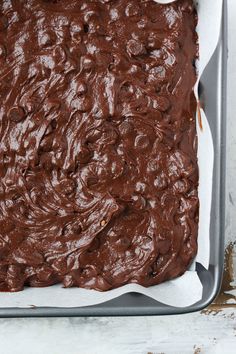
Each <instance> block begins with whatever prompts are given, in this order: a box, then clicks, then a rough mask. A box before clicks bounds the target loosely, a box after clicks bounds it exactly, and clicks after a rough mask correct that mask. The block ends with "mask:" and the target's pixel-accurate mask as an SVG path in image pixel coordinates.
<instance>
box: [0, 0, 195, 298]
mask: <svg viewBox="0 0 236 354" xmlns="http://www.w3.org/2000/svg"><path fill="white" fill-rule="evenodd" d="M196 23H197V15H196V11H195V9H194V5H193V1H192V0H177V1H176V2H174V3H172V4H169V5H159V4H156V3H155V2H154V1H152V0H110V1H109V0H94V1H89V0H87V1H85V0H67V1H62V0H61V1H60V0H57V1H56V0H55V1H53V0H52V1H50V0H48V1H46V0H17V1H16V0H15V1H14V0H3V1H1V2H0V290H2V291H18V290H21V289H23V287H24V285H29V286H36V287H37V286H38V287H39V286H48V285H52V284H54V283H59V282H61V283H62V284H63V285H64V286H65V287H71V286H78V287H85V288H92V289H97V290H108V289H111V288H115V287H118V286H121V285H123V284H127V283H131V282H133V283H139V284H142V285H144V286H150V285H154V284H158V283H160V282H163V281H165V280H168V279H172V278H175V277H177V276H179V275H181V274H183V273H184V272H185V271H186V269H187V268H188V266H189V264H190V262H191V261H192V259H193V257H194V256H195V255H196V252H197V229H198V204H199V202H198V193H197V188H198V165H197V153H196V150H197V137H196V128H195V112H196V100H195V98H194V94H193V86H194V84H195V81H196V72H195V66H194V64H195V59H196V57H197V52H198V46H197V35H196V32H195V27H196Z"/></svg>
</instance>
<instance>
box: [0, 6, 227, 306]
mask: <svg viewBox="0 0 236 354" xmlns="http://www.w3.org/2000/svg"><path fill="white" fill-rule="evenodd" d="M155 1H156V2H159V3H169V2H172V1H168V0H162V1H161V0H159V1H158V0H155ZM222 6H223V0H198V1H197V9H198V17H199V21H198V28H197V32H198V36H199V53H200V60H199V63H198V72H199V77H198V82H197V84H196V86H195V94H196V97H198V94H197V91H198V83H199V80H200V78H201V75H202V74H203V71H204V68H205V67H206V65H207V64H208V62H209V60H210V58H211V57H212V55H213V53H214V50H215V49H216V46H217V43H218V39H219V33H220V27H221V17H222ZM201 117H202V126H203V129H202V130H201V129H200V127H199V124H198V120H197V133H198V162H199V172H200V180H199V199H200V216H199V233H198V254H197V256H196V259H195V262H199V263H201V264H202V265H203V266H204V267H205V268H208V266H209V248H210V244H209V229H210V210H211V197H212V175H213V159H214V150H213V141H212V135H211V131H210V127H209V124H208V121H207V118H206V116H205V114H204V112H203V111H202V110H201ZM128 292H136V293H142V294H144V295H147V296H149V297H151V298H153V299H155V300H157V301H159V302H162V303H164V304H167V305H170V306H176V307H186V306H190V305H192V304H194V303H196V302H197V301H199V300H201V297H202V284H201V282H200V279H199V277H198V275H197V273H196V271H195V263H193V264H192V266H191V267H190V269H189V270H188V271H187V272H185V274H184V275H183V276H181V277H179V278H177V279H175V280H171V281H167V282H165V283H163V284H160V285H156V286H152V287H149V288H144V287H142V286H140V285H136V284H129V285H125V286H123V287H120V288H118V289H114V290H110V291H107V292H98V291H94V290H86V289H79V288H71V289H63V288H62V287H61V285H54V286H52V287H48V288H26V289H25V290H24V291H22V292H18V293H0V307H29V306H32V305H34V306H39V307H43V306H46V307H51V306H53V307H80V306H89V305H95V304H99V303H102V302H105V301H108V300H111V299H113V298H116V297H118V296H120V295H122V294H124V293H128Z"/></svg>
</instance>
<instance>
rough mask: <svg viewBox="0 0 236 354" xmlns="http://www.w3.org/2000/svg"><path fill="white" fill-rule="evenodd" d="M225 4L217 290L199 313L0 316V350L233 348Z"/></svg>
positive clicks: (235, 53) (235, 86)
mask: <svg viewBox="0 0 236 354" xmlns="http://www.w3.org/2000/svg"><path fill="white" fill-rule="evenodd" d="M228 3H229V66H228V132H227V136H228V137H227V144H228V147H227V173H226V175H227V181H226V183H227V188H226V189H227V191H226V200H227V202H226V205H227V207H226V258H225V274H224V281H223V286H222V291H221V294H220V295H219V297H218V298H217V300H216V301H215V302H214V304H213V305H211V306H210V307H209V308H207V309H206V310H204V311H202V312H201V313H194V314H189V315H182V316H168V317H163V316H162V317H136V318H127V317H124V318H61V319H60V318H58V319H53V318H50V319H49V318H48V319H47V318H45V319H33V318H31V319H1V320H0V353H1V354H23V353H24V354H161V353H164V354H199V353H201V354H204V353H207V354H221V353H226V354H231V353H232V354H235V353H236V117H235V116H234V113H235V112H236V100H235V97H234V96H235V92H236V68H235V64H236V62H235V61H234V57H236V40H235V33H236V1H235V0H228Z"/></svg>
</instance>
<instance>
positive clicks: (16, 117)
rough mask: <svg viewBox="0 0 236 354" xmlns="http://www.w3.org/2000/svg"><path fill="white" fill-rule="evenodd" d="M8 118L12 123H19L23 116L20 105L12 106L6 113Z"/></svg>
mask: <svg viewBox="0 0 236 354" xmlns="http://www.w3.org/2000/svg"><path fill="white" fill-rule="evenodd" d="M8 118H9V119H10V120H11V121H12V122H14V123H19V122H21V121H22V120H23V119H24V118H25V111H24V109H23V108H22V107H13V108H11V109H10V111H9V113H8Z"/></svg>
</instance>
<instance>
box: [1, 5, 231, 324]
mask: <svg viewBox="0 0 236 354" xmlns="http://www.w3.org/2000/svg"><path fill="white" fill-rule="evenodd" d="M226 75H227V0H224V8H223V18H222V27H221V34H220V39H219V44H218V47H217V49H216V51H215V53H214V55H213V57H212V59H211V61H210V62H209V64H208V66H207V68H206V69H205V72H204V75H203V76H204V77H203V79H202V81H201V83H200V86H199V94H200V98H201V100H202V101H203V104H204V107H205V112H206V115H207V117H208V120H209V124H210V127H211V131H212V135H213V141H214V148H215V161H214V173H213V176H214V180H213V200H212V210H211V227H210V266H209V269H208V270H206V269H205V268H203V267H202V266H201V265H200V264H197V272H198V275H199V277H200V279H201V282H202V284H203V297H202V300H201V301H199V302H198V303H196V304H194V305H192V306H189V307H185V308H177V307H172V306H167V305H163V304H162V303H159V302H157V301H155V300H153V299H150V298H149V297H146V296H144V295H141V294H136V293H130V294H125V295H122V296H120V297H119V298H117V299H114V300H111V301H108V302H105V303H102V304H100V305H95V306H88V307H76V308H55V307H37V308H0V317H48V316H54V317H60V316H67V317H68V316H145V315H149V316H150V315H175V314H183V313H190V312H194V311H200V310H202V309H203V308H205V307H206V306H208V305H209V304H210V303H211V302H212V301H213V300H214V299H215V297H216V296H217V294H218V292H219V290H220V286H221V280H222V273H223V265H224V226H225V160H226V159H225V156H226V145H225V142H226Z"/></svg>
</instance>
